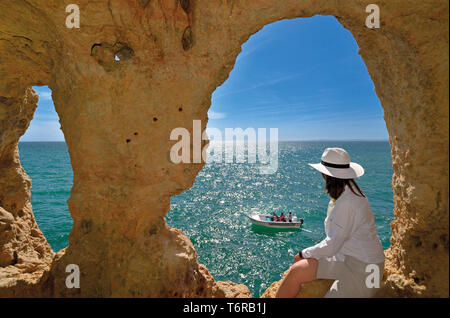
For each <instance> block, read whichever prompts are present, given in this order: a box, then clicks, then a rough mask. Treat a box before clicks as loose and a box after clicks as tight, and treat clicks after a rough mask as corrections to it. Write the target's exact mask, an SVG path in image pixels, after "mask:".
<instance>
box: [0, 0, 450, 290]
mask: <svg viewBox="0 0 450 318" xmlns="http://www.w3.org/2000/svg"><path fill="white" fill-rule="evenodd" d="M69 3H71V2H70V1H59V0H45V1H44V0H28V1H24V0H14V1H13V0H3V1H0V74H1V76H0V207H1V210H0V229H3V230H2V231H3V232H2V233H0V295H1V296H5V295H6V296H8V295H26V296H29V295H40V296H85V297H90V296H105V297H108V296H141V297H145V296H173V297H177V296H205V297H210V296H214V295H224V294H225V295H227V294H228V295H232V294H233V292H232V291H230V292H228V293H227V292H223V291H222V292H219V290H220V288H221V287H223V286H226V284H225V285H224V284H222V283H219V284H218V283H216V282H214V280H213V279H212V277H211V275H210V274H209V272H207V270H206V269H205V268H204V267H202V266H200V265H199V264H198V262H197V256H196V253H195V250H194V248H193V246H192V244H191V242H190V241H189V239H188V238H186V237H185V236H184V235H183V234H182V232H181V231H179V230H176V229H171V228H169V227H168V226H167V225H166V223H165V221H164V216H165V214H166V213H167V211H168V210H169V207H170V196H172V195H176V194H179V193H181V192H182V191H184V190H186V189H188V188H189V187H191V186H192V184H193V182H194V179H195V176H196V175H197V173H198V172H199V171H200V169H201V168H202V164H178V165H175V164H173V163H171V162H170V160H169V150H170V147H171V146H172V144H173V142H172V141H170V140H169V134H170V131H171V130H172V129H174V128H176V127H186V128H192V121H193V120H194V119H200V120H202V126H203V128H204V127H206V123H207V110H208V108H209V106H210V99H211V94H212V92H213V91H214V89H215V88H216V87H217V86H218V85H220V84H221V83H223V82H224V81H225V79H226V78H227V77H228V74H229V72H230V71H231V69H232V68H233V65H234V62H235V59H236V57H237V55H238V54H239V52H240V49H241V48H240V46H241V44H242V43H244V42H245V41H246V40H247V39H248V37H249V36H250V35H251V34H253V33H255V32H257V31H258V30H259V29H261V28H262V27H263V26H264V25H266V24H268V23H271V22H274V21H277V20H281V19H285V18H297V17H309V16H312V15H315V14H327V15H334V16H335V17H336V18H337V19H338V20H339V21H340V22H341V23H342V24H343V26H344V27H346V28H347V29H348V30H349V31H350V32H351V33H352V34H353V36H354V37H355V39H356V41H357V42H358V45H359V47H360V54H361V55H362V57H363V59H364V61H365V62H366V65H367V68H368V70H369V73H370V75H371V77H372V79H373V81H374V84H375V88H376V92H377V94H378V96H379V98H380V100H381V103H382V105H383V109H384V118H385V120H386V125H387V128H388V132H389V135H390V144H391V148H392V157H393V167H394V176H393V189H394V202H395V210H394V215H395V220H394V221H393V223H392V233H393V234H392V239H391V242H392V246H391V248H390V249H389V250H388V251H387V252H386V253H387V256H388V260H389V262H388V266H387V269H386V273H385V274H386V277H387V281H386V286H387V287H386V289H385V291H384V293H383V294H384V295H386V296H448V108H447V107H448V1H445V0H433V1H426V2H425V1H412V0H410V1H407V0H397V1H387V0H385V1H378V2H377V4H378V5H379V7H380V9H381V20H382V24H381V28H380V29H372V30H370V29H368V28H366V27H365V25H364V21H365V19H366V16H367V13H365V7H366V5H367V4H369V3H371V1H360V0H334V1H329V0H319V1H312V0H278V1H273V0H254V1H244V0H234V1H232V0H208V1H206V0H205V1H203V0H191V1H186V0H184V1H175V0H163V1H155V0H145V1H144V0H112V1H107V0H102V1H101V0H99V1H87V0H79V1H77V4H78V5H79V8H80V11H81V27H80V28H79V29H68V28H67V27H66V25H65V20H66V17H67V15H68V13H66V12H65V8H66V5H68V4H69ZM115 56H117V57H118V58H119V59H120V60H119V61H117V60H116V59H115ZM33 85H48V86H49V87H50V88H51V89H52V92H53V101H54V104H55V108H56V111H57V112H58V115H59V117H60V122H61V127H62V131H63V133H64V136H65V140H66V142H67V145H68V149H69V154H70V159H71V163H72V168H73V171H74V180H73V181H74V183H73V188H72V192H71V195H70V199H69V200H68V205H69V210H70V213H71V216H72V218H73V220H74V226H73V230H72V233H71V234H70V236H69V246H68V247H67V248H66V249H65V250H63V251H60V252H59V253H57V254H56V255H55V254H54V252H53V251H51V249H50V248H49V246H48V244H47V242H46V240H45V238H44V237H43V235H42V233H41V232H40V231H39V229H38V228H37V225H36V223H35V221H34V217H33V214H32V210H31V205H30V192H29V189H30V180H29V178H28V177H27V176H26V174H25V172H24V171H23V169H22V168H21V166H20V162H19V159H18V152H17V142H18V139H19V138H20V136H21V135H22V134H23V133H24V132H25V129H26V128H27V126H28V124H29V122H30V120H31V118H32V114H33V111H34V109H35V107H36V100H37V98H36V96H35V94H34V93H33V91H32V89H31V86H33ZM5 229H6V230H5ZM72 263H75V264H78V265H79V266H80V270H81V285H82V288H80V289H78V290H73V289H72V290H69V289H67V288H66V287H65V284H64V282H65V277H66V275H67V273H66V272H65V267H66V265H67V264H72ZM30 264H38V266H37V267H36V269H33V267H32V266H31V265H30ZM38 267H39V269H38ZM24 268H25V269H24ZM27 268H28V269H27ZM42 271H45V273H44V274H43V275H41V273H42ZM30 274H32V275H34V276H33V278H30V277H29V276H30ZM27 275H28V276H27ZM24 286H25V287H24ZM238 294H239V293H238ZM234 295H236V293H234Z"/></svg>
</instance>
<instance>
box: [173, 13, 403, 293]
mask: <svg viewBox="0 0 450 318" xmlns="http://www.w3.org/2000/svg"><path fill="white" fill-rule="evenodd" d="M208 115H209V121H208V129H212V128H217V129H218V130H219V131H220V132H221V134H222V140H224V139H225V138H226V137H225V129H226V128H238V127H240V128H242V129H244V130H245V129H246V128H253V129H254V130H255V132H256V134H257V135H258V128H267V132H266V138H269V128H270V127H276V128H278V139H279V140H280V142H279V143H278V167H277V169H276V172H275V173H273V174H267V175H263V174H260V171H259V167H260V164H259V163H258V161H257V163H255V164H251V163H246V162H244V163H237V162H236V160H233V163H225V162H224V160H225V156H224V154H223V153H222V154H221V155H220V154H219V156H218V157H219V158H222V163H217V162H209V163H207V164H205V166H204V168H203V169H202V171H200V173H199V174H198V176H197V178H196V180H195V183H194V186H193V187H192V188H191V189H189V190H188V191H185V192H183V193H182V194H180V195H178V196H174V197H172V198H171V209H170V211H169V213H168V214H167V216H166V220H167V223H168V224H169V225H170V226H173V227H176V228H180V229H182V230H183V232H184V233H185V234H186V235H187V236H188V237H189V238H190V239H191V241H192V242H193V244H194V246H195V249H196V251H197V253H198V258H199V262H200V263H202V264H205V265H206V267H207V268H208V269H209V270H210V272H211V274H212V275H213V276H214V278H215V279H216V280H223V281H227V280H231V281H233V282H236V283H242V284H245V285H247V286H248V287H249V288H250V291H251V293H252V295H253V296H255V297H256V296H260V295H261V294H262V293H263V292H264V291H265V290H266V289H267V288H268V287H269V286H270V285H271V284H272V283H273V282H275V281H278V280H280V278H281V275H282V274H283V272H284V271H285V270H287V269H288V268H289V266H290V265H291V264H292V262H293V257H294V255H295V254H297V253H298V251H299V250H300V249H302V248H305V247H308V246H312V245H314V244H316V243H318V242H320V241H321V240H322V239H323V238H324V237H325V234H324V228H323V222H324V219H325V217H326V208H327V206H328V202H329V197H328V196H327V194H326V193H325V192H324V191H323V187H324V182H323V179H322V177H321V176H320V174H319V173H318V172H316V171H315V170H313V169H312V168H311V167H309V166H308V163H311V162H312V163H315V162H320V158H321V155H322V152H323V150H324V149H325V148H326V147H342V148H345V149H346V150H347V151H348V152H349V154H350V156H351V160H352V161H355V162H358V163H360V164H361V165H362V166H363V167H364V168H365V175H364V176H362V177H361V178H359V179H358V180H357V182H358V184H359V185H360V186H361V188H362V189H363V191H364V192H365V194H366V195H367V197H368V199H369V202H370V204H371V207H372V210H373V212H374V215H375V223H376V226H377V231H378V235H379V236H380V239H381V241H382V244H383V248H384V249H386V248H388V247H389V245H390V241H389V240H390V236H391V231H390V222H391V221H392V219H393V208H394V204H393V193H392V186H391V182H392V174H393V170H392V158H391V150H390V145H389V143H388V133H387V130H386V125H385V122H384V120H383V111H382V107H381V104H380V101H379V99H378V97H377V95H376V93H375V90H374V85H373V82H372V80H371V78H370V76H369V74H368V71H367V69H366V66H365V64H364V62H363V60H362V58H361V56H360V55H359V54H358V45H357V43H356V41H355V39H354V38H353V36H352V35H351V33H350V32H349V31H347V30H346V29H344V28H343V27H342V25H341V24H340V23H339V22H338V21H337V20H336V19H335V18H334V17H331V16H314V17H312V18H302V19H292V20H283V21H279V22H275V23H272V24H269V25H266V26H265V27H264V28H263V29H261V30H260V31H259V32H257V33H255V34H254V35H252V36H251V37H250V38H249V40H248V41H247V42H246V43H244V44H243V45H242V52H241V53H240V54H239V56H238V57H237V60H236V63H235V65H234V68H233V70H232V71H231V73H230V75H229V77H228V79H227V80H226V81H225V82H224V83H223V84H222V86H220V87H218V88H217V89H216V91H215V92H214V93H213V96H212V104H211V107H210V110H209V112H208ZM208 135H209V136H210V139H211V143H214V139H215V138H214V137H212V134H210V133H208ZM226 141H229V140H226ZM226 147H228V146H226ZM247 153H248V152H246V153H245V154H244V159H245V158H246V156H245V155H246V154H247ZM214 156H216V154H214V155H212V156H211V155H210V157H211V158H212V157H214ZM252 212H259V213H267V214H271V213H272V212H276V213H277V214H278V215H279V214H280V212H285V213H286V212H292V213H293V215H295V216H297V217H300V218H303V219H304V224H303V226H302V228H301V230H299V231H293V232H292V231H290V232H286V231H274V230H267V229H266V230H264V229H261V228H260V229H257V228H254V227H252V225H251V224H250V221H249V219H248V218H247V215H250V214H251V213H252Z"/></svg>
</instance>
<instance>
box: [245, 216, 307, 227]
mask: <svg viewBox="0 0 450 318" xmlns="http://www.w3.org/2000/svg"><path fill="white" fill-rule="evenodd" d="M247 216H248V218H249V219H250V221H251V222H252V224H254V225H259V226H265V227H270V228H275V229H299V228H300V226H301V225H302V224H303V219H299V218H297V217H296V216H293V217H292V221H291V222H289V221H286V222H282V221H271V220H270V217H271V216H270V215H269V214H259V213H253V214H252V215H247Z"/></svg>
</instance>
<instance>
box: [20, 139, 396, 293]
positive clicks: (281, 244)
mask: <svg viewBox="0 0 450 318" xmlns="http://www.w3.org/2000/svg"><path fill="white" fill-rule="evenodd" d="M326 147H343V148H345V149H346V150H347V151H348V152H349V153H350V156H351V158H352V161H356V162H358V163H360V164H361V165H363V167H364V168H365V170H366V173H365V175H364V176H362V177H361V178H360V179H359V180H358V183H359V185H360V186H361V188H362V189H363V191H364V192H365V193H366V195H367V197H368V198H369V202H370V204H371V206H372V210H373V211H374V214H375V223H376V226H377V231H378V234H379V236H380V238H381V241H382V243H383V247H384V248H385V249H386V248H388V247H389V245H390V242H389V238H390V235H391V232H390V222H391V221H392V219H393V207H394V205H393V201H392V187H391V179H392V173H393V171H392V164H391V155H390V147H389V143H388V142H280V143H279V152H278V156H279V158H278V170H277V172H276V173H274V174H271V175H261V174H260V173H259V168H258V167H259V166H258V165H255V164H253V165H252V164H240V163H222V164H218V163H210V164H207V165H205V167H204V168H203V170H202V171H201V172H200V173H199V175H198V177H197V179H196V180H195V183H194V186H193V187H192V188H191V189H190V190H188V191H185V192H184V193H182V194H181V195H179V196H176V197H173V198H172V199H171V209H170V211H169V213H168V214H167V217H166V220H167V223H168V224H169V225H170V226H172V227H176V228H180V229H182V230H183V232H184V233H185V234H186V235H187V236H188V237H189V238H190V239H191V241H192V243H193V244H194V246H195V248H196V251H197V253H198V258H199V262H200V263H202V264H205V265H206V267H207V268H208V269H209V270H210V272H211V274H212V275H213V276H214V278H215V279H216V280H231V281H234V282H237V283H243V284H245V285H247V286H248V287H249V288H250V291H251V292H252V295H253V296H255V297H257V296H260V295H261V294H262V292H264V290H265V289H266V288H267V287H268V286H270V284H271V283H272V282H274V281H276V280H279V279H280V277H281V274H282V273H283V272H284V271H285V270H286V269H287V268H288V267H289V265H290V264H291V263H292V259H293V256H294V255H295V254H296V253H297V252H298V250H300V249H302V248H305V247H308V246H311V245H313V244H315V243H317V242H319V241H320V240H322V239H323V238H324V229H323V220H324V218H325V215H326V207H327V204H328V201H329V199H328V197H327V195H326V194H325V193H324V191H323V179H322V177H321V176H320V174H319V173H318V172H316V171H315V170H313V169H312V168H311V167H309V166H308V165H307V163H309V162H317V161H318V160H320V156H321V154H322V152H323V149H324V148H326ZM19 149H20V160H21V162H22V165H23V167H24V168H25V170H26V172H27V173H28V174H29V175H30V177H31V178H32V182H33V186H32V189H31V193H32V196H31V202H32V205H33V210H34V214H35V216H36V220H37V222H38V224H39V227H40V228H41V230H42V231H43V233H44V234H45V236H46V237H47V240H48V241H49V243H50V245H51V246H52V248H53V249H54V250H55V251H58V250H60V249H62V248H64V247H65V246H67V244H68V240H67V236H68V234H69V233H70V231H71V228H72V219H71V217H70V214H69V211H68V208H67V203H66V200H67V199H68V198H69V195H70V190H71V187H72V176H73V174H72V169H71V165H70V159H69V155H68V153H67V146H66V144H65V143H62V142H61V143H58V142H29V143H26V142H21V143H20V144H19ZM149 195H151V194H149ZM253 211H258V212H265V213H271V212H272V211H276V212H278V213H279V212H281V211H283V212H289V211H290V212H292V213H293V215H296V216H298V217H301V218H303V219H304V221H305V223H304V225H303V227H302V229H301V230H299V231H294V232H277V231H267V230H261V229H257V228H254V227H252V226H251V224H250V222H249V220H248V219H247V217H246V215H249V214H250V213H251V212H253Z"/></svg>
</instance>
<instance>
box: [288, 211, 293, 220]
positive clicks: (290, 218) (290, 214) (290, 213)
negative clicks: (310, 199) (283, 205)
mask: <svg viewBox="0 0 450 318" xmlns="http://www.w3.org/2000/svg"><path fill="white" fill-rule="evenodd" d="M288 220H289V222H292V212H289V215H288Z"/></svg>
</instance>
